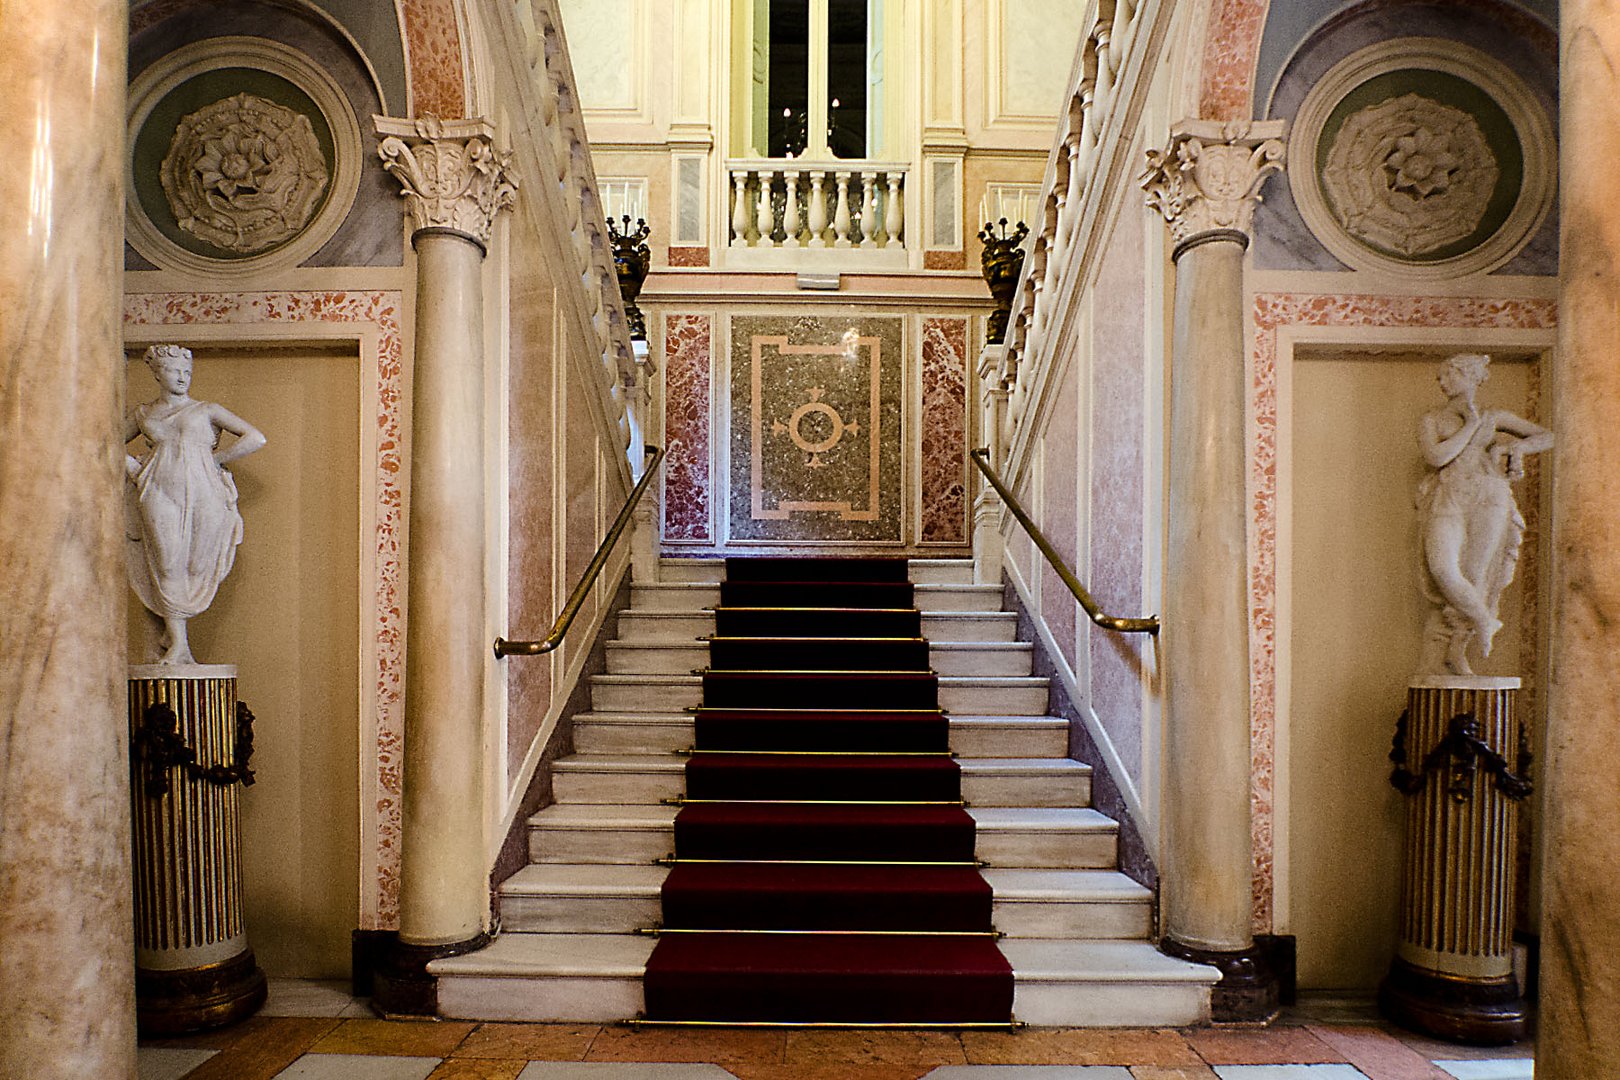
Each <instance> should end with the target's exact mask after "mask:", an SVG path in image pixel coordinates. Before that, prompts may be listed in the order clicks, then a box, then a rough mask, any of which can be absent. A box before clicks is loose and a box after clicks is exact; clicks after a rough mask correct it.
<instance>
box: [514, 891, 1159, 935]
mask: <svg viewBox="0 0 1620 1080" xmlns="http://www.w3.org/2000/svg"><path fill="white" fill-rule="evenodd" d="M661 921H662V910H661V906H660V904H659V899H658V897H657V896H650V897H649V896H503V897H501V927H502V929H504V930H507V931H512V932H516V933H537V934H538V933H545V934H633V933H636V932H637V931H639V930H642V929H644V928H646V927H649V926H657V925H659V923H660V922H661ZM994 922H995V927H996V929H997V930H999V931H1001V933H1003V934H1005V935H1006V936H1007V937H1013V938H1108V939H1130V938H1144V937H1147V936H1148V934H1149V933H1150V931H1151V928H1152V914H1151V911H1150V909H1149V907H1148V904H1147V902H1146V901H1141V902H1137V903H1129V904H1122V903H1111V902H1102V901H1093V902H1086V901H1066V902H1053V901H1045V902H1041V901H1009V900H997V901H996V902H995V906H994Z"/></svg>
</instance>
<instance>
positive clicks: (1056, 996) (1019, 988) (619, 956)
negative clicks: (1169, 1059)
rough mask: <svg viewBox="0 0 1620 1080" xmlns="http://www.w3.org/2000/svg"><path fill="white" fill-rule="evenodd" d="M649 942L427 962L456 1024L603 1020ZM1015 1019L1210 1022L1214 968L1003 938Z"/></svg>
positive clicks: (612, 939) (522, 944) (620, 1000)
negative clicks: (1210, 997)
mask: <svg viewBox="0 0 1620 1080" xmlns="http://www.w3.org/2000/svg"><path fill="white" fill-rule="evenodd" d="M654 944H655V939H654V938H653V937H651V936H648V935H641V934H542V933H510V932H507V933H502V934H501V935H500V936H498V937H497V938H496V939H495V940H494V941H493V942H491V943H490V944H489V945H488V946H486V947H485V948H483V949H480V950H478V951H477V952H471V953H464V954H462V955H461V956H452V957H446V958H444V959H442V960H434V961H432V962H431V963H430V964H429V965H428V971H429V972H431V973H432V974H433V975H435V976H437V977H438V998H439V1014H440V1015H441V1016H445V1017H448V1018H451V1019H461V1020H513V1021H570V1022H576V1023H606V1022H611V1021H614V1020H626V1019H630V1018H633V1017H635V1016H637V1015H638V1014H639V1013H640V1012H641V1010H642V1009H643V1007H644V1005H645V999H644V997H643V995H642V989H641V980H642V975H643V973H644V972H645V970H646V964H647V958H648V957H649V956H650V955H651V954H652V950H653V946H654ZM999 944H1000V948H1001V951H1002V953H1003V954H1004V955H1005V956H1006V957H1007V959H1008V961H1009V962H1010V963H1011V965H1012V969H1013V978H1014V992H1013V1016H1014V1017H1015V1018H1017V1019H1018V1020H1021V1021H1023V1022H1024V1023H1027V1024H1031V1025H1035V1026H1039V1027H1121V1026H1132V1027H1181V1026H1187V1025H1192V1024H1198V1023H1203V1022H1206V1021H1207V1020H1208V1019H1209V987H1210V986H1211V985H1212V984H1213V983H1215V982H1216V981H1217V980H1218V979H1219V973H1218V972H1217V971H1215V969H1214V968H1208V967H1203V966H1200V965H1197V964H1188V963H1185V962H1183V961H1180V960H1173V959H1171V958H1169V957H1167V956H1165V955H1163V954H1162V953H1160V952H1159V951H1158V950H1157V949H1155V948H1154V947H1153V946H1152V945H1150V944H1148V943H1146V942H1139V941H1100V940H1085V939H1066V940H1037V939H1027V938H1026V939H1005V940H1003V941H1001V942H1000V943H999Z"/></svg>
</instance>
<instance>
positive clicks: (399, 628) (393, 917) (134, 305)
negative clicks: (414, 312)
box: [124, 292, 405, 929]
mask: <svg viewBox="0 0 1620 1080" xmlns="http://www.w3.org/2000/svg"><path fill="white" fill-rule="evenodd" d="M402 304H403V302H402V297H401V295H400V293H398V292H255V293H132V294H128V295H126V296H125V297H124V323H125V325H126V326H192V325H209V324H212V325H239V326H252V325H253V324H256V323H288V322H304V323H312V322H313V323H340V324H358V325H359V326H365V327H369V328H374V329H375V332H376V334H377V370H376V396H375V397H374V398H373V399H371V400H370V401H363V402H362V403H361V404H362V407H363V408H365V409H367V410H368V411H369V413H370V416H369V418H368V420H367V422H369V423H372V424H374V425H375V427H376V446H377V450H376V460H375V461H374V462H372V466H371V467H372V469H373V470H374V472H373V476H374V484H375V488H376V504H375V507H374V511H373V513H374V517H375V519H376V535H375V537H374V538H373V540H372V543H373V545H374V551H375V563H376V572H375V577H374V579H373V580H372V581H371V583H370V586H369V587H370V589H371V590H372V595H373V596H374V598H375V608H376V623H375V625H374V626H373V627H372V628H371V632H372V633H373V634H374V635H375V637H376V641H377V664H376V668H375V670H373V671H371V672H369V673H366V677H367V678H370V679H374V680H375V686H376V691H377V711H376V714H375V715H374V716H371V717H367V718H364V719H365V721H366V722H367V723H368V724H369V725H370V726H371V732H370V737H369V738H365V739H362V741H361V747H360V753H361V757H362V760H361V768H362V769H365V770H366V771H367V772H369V773H370V774H371V775H373V776H374V777H375V778H376V785H377V786H376V792H377V795H376V801H375V804H374V805H373V806H372V807H371V811H372V816H371V818H370V819H369V820H362V822H361V833H362V840H363V843H362V849H361V853H360V857H361V868H362V873H364V874H366V875H367V876H368V877H371V878H372V885H371V887H368V888H367V889H366V892H367V894H370V895H369V896H368V900H367V902H365V903H362V905H361V911H360V921H361V926H362V928H363V929H388V928H392V927H395V926H397V925H398V920H399V851H400V847H399V841H400V791H401V783H400V776H401V772H400V770H401V768H402V757H401V750H402V748H403V744H404V730H405V724H404V689H405V611H404V607H405V601H404V582H403V580H402V579H401V576H400V565H401V554H402V548H403V545H404V542H405V521H404V517H403V511H404V488H403V481H404V472H403V469H404V463H403V460H402V457H401V453H402V438H403V431H402V427H401V424H402V420H401V406H402V399H401V393H402V389H401V387H402V378H401V376H402V373H403V367H404V362H405V350H404V339H403V338H402V336H401V334H400V311H401V308H402ZM357 332H358V327H357ZM246 333H247V334H251V331H246ZM371 896H374V900H372V899H371Z"/></svg>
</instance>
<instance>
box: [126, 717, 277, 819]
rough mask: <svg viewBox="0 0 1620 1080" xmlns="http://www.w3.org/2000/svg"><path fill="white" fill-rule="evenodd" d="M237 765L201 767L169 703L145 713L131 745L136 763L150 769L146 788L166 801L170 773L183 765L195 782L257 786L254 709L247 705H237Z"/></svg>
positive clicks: (132, 757)
mask: <svg viewBox="0 0 1620 1080" xmlns="http://www.w3.org/2000/svg"><path fill="white" fill-rule="evenodd" d="M233 756H234V757H235V758H236V763H235V764H233V765H199V764H197V751H196V750H195V749H194V748H192V747H190V746H187V745H186V740H185V737H184V736H183V735H181V734H180V718H179V717H178V716H176V715H175V711H174V709H173V707H172V706H170V705H169V703H168V702H166V701H158V702H154V703H153V704H151V705H149V706H147V708H146V711H145V712H143V713H142V714H141V722H140V726H139V727H138V728H137V729H136V731H135V737H134V739H133V740H132V742H131V746H130V759H131V762H132V763H136V764H143V765H145V767H146V781H145V783H144V784H143V785H142V786H143V787H144V788H145V790H146V794H147V795H149V796H150V797H152V798H154V799H156V798H162V797H163V796H164V795H167V794H168V793H169V773H168V770H169V769H170V768H171V767H172V766H179V767H180V768H182V769H184V770H185V771H186V773H187V774H188V775H189V776H190V777H191V778H192V779H194V780H204V781H207V782H208V783H210V784H217V785H219V786H220V787H228V786H230V785H231V784H234V783H237V782H238V781H240V782H241V784H242V786H243V787H251V786H252V784H253V770H252V769H251V768H249V767H248V762H249V761H251V760H252V759H253V710H252V709H249V708H248V707H247V703H246V702H243V701H238V702H237V703H236V752H235V754H234V755H233Z"/></svg>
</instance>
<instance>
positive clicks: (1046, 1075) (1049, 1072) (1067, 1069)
mask: <svg viewBox="0 0 1620 1080" xmlns="http://www.w3.org/2000/svg"><path fill="white" fill-rule="evenodd" d="M923 1080H1132V1078H1131V1072H1130V1070H1129V1069H1126V1068H1122V1067H1121V1066H1118V1065H942V1066H940V1067H939V1068H937V1069H935V1070H934V1071H933V1072H931V1073H929V1074H928V1075H927V1076H926V1077H924V1078H923Z"/></svg>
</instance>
